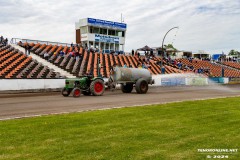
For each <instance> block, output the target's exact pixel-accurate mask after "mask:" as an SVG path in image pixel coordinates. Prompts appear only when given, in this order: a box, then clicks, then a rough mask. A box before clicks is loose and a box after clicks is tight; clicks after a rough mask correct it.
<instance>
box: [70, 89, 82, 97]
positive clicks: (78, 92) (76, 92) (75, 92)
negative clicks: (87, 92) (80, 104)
mask: <svg viewBox="0 0 240 160" xmlns="http://www.w3.org/2000/svg"><path fill="white" fill-rule="evenodd" d="M72 92H73V97H80V95H81V90H80V88H74V89H73V91H72Z"/></svg>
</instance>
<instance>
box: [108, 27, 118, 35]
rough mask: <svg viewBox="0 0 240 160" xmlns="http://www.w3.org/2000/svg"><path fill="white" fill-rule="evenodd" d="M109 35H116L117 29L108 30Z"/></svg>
mask: <svg viewBox="0 0 240 160" xmlns="http://www.w3.org/2000/svg"><path fill="white" fill-rule="evenodd" d="M108 35H110V36H115V35H116V31H115V30H112V29H109V30H108Z"/></svg>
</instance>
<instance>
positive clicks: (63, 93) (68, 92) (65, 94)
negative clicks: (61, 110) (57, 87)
mask: <svg viewBox="0 0 240 160" xmlns="http://www.w3.org/2000/svg"><path fill="white" fill-rule="evenodd" d="M70 93H71V91H70V90H69V89H67V88H65V87H64V88H63V89H62V95H63V96H64V97H68V96H69V94H70Z"/></svg>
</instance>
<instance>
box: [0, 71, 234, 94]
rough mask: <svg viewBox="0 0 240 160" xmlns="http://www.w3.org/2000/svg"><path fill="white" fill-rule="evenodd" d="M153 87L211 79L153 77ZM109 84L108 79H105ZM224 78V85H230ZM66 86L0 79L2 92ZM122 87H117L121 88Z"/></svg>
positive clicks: (59, 81)
mask: <svg viewBox="0 0 240 160" xmlns="http://www.w3.org/2000/svg"><path fill="white" fill-rule="evenodd" d="M153 80H154V81H155V84H153V86H177V85H208V84H209V79H208V78H206V77H199V76H193V75H184V74H171V75H170V74H168V75H153ZM104 81H105V82H107V81H108V79H107V78H104ZM228 82H229V80H228V78H224V82H223V83H228ZM64 86H65V79H0V91H13V90H14V91H17V90H42V89H43V90H44V89H60V88H63V87H64ZM119 87H120V85H118V86H117V88H119Z"/></svg>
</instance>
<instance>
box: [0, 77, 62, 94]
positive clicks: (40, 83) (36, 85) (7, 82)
mask: <svg viewBox="0 0 240 160" xmlns="http://www.w3.org/2000/svg"><path fill="white" fill-rule="evenodd" d="M64 85H65V79H0V91H12V90H15V91H16V90H34V89H36V90H37V89H57V88H63V87H64Z"/></svg>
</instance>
